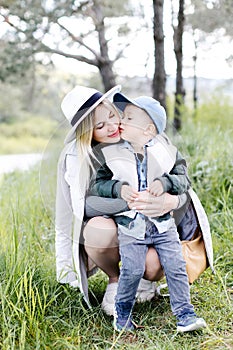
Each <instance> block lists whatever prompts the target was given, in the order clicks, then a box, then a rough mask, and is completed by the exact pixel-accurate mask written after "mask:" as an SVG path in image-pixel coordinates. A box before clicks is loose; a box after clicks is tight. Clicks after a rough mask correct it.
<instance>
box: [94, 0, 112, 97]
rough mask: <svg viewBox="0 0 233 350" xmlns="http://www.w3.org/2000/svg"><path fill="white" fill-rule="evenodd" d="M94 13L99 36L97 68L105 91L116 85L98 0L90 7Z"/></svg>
mask: <svg viewBox="0 0 233 350" xmlns="http://www.w3.org/2000/svg"><path fill="white" fill-rule="evenodd" d="M92 10H93V11H94V13H95V27H96V30H97V32H98V37H99V47H100V58H99V59H98V69H99V71H100V75H101V78H102V82H103V85H104V89H105V91H108V90H109V89H111V88H112V87H113V86H115V85H116V79H115V75H114V73H113V62H112V61H111V60H110V58H109V55H108V42H107V40H106V38H105V25H104V15H103V11H102V8H101V5H100V2H99V1H94V6H93V9H92Z"/></svg>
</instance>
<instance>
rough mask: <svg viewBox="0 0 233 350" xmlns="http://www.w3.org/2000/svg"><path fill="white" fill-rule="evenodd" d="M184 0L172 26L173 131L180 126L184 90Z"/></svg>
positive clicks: (180, 0) (180, 2) (180, 3)
mask: <svg viewBox="0 0 233 350" xmlns="http://www.w3.org/2000/svg"><path fill="white" fill-rule="evenodd" d="M184 21H185V17H184V0H179V13H178V26H177V27H176V28H174V51H175V56H176V92H175V111H174V122H173V126H174V129H175V131H176V130H177V131H178V130H180V129H181V127H182V110H183V106H184V96H185V90H184V87H183V77H182V68H183V49H182V38H183V32H184Z"/></svg>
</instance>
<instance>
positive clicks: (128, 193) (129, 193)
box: [121, 185, 138, 202]
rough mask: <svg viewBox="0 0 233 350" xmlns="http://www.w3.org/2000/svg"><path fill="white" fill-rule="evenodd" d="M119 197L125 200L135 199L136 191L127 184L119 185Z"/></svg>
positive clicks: (136, 196)
mask: <svg viewBox="0 0 233 350" xmlns="http://www.w3.org/2000/svg"><path fill="white" fill-rule="evenodd" d="M121 198H122V199H124V200H125V201H126V202H130V201H135V200H137V198H138V192H137V191H136V190H135V189H134V188H133V187H131V186H129V185H123V186H122V187H121Z"/></svg>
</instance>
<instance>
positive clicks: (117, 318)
mask: <svg viewBox="0 0 233 350" xmlns="http://www.w3.org/2000/svg"><path fill="white" fill-rule="evenodd" d="M119 304H120V305H119ZM127 304H128V305H129V306H130V305H131V303H127V302H126V303H118V305H115V310H114V321H113V327H114V329H115V330H116V331H118V332H121V331H122V330H124V331H127V332H130V331H134V329H135V326H134V324H133V321H132V315H131V308H130V307H128V305H127ZM124 306H126V307H124Z"/></svg>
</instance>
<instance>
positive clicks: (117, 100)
mask: <svg viewBox="0 0 233 350" xmlns="http://www.w3.org/2000/svg"><path fill="white" fill-rule="evenodd" d="M113 103H114V105H115V106H116V107H117V108H119V109H120V110H121V111H122V112H123V111H124V109H125V107H126V105H127V104H129V103H130V104H132V105H134V106H136V107H139V108H141V106H140V105H139V104H137V103H136V102H135V101H134V100H131V99H130V98H128V97H126V96H125V95H123V94H120V93H116V94H115V95H114V96H113Z"/></svg>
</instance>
